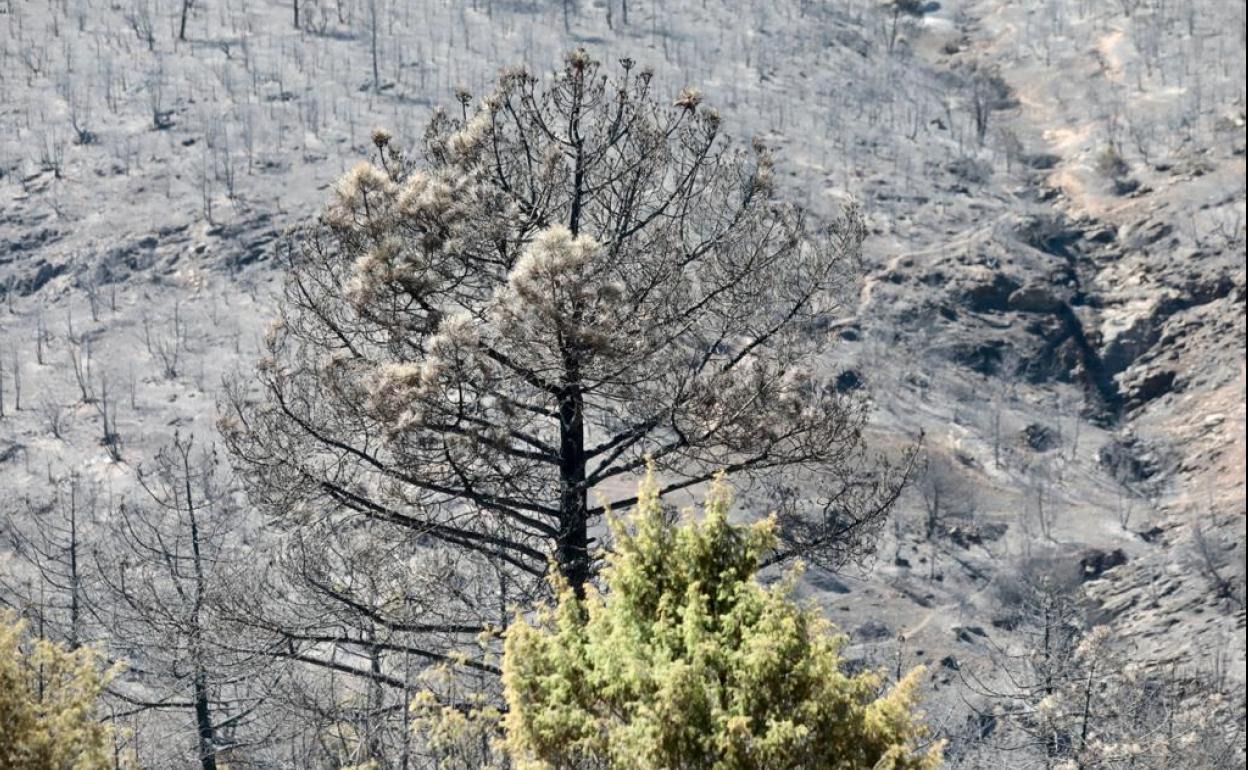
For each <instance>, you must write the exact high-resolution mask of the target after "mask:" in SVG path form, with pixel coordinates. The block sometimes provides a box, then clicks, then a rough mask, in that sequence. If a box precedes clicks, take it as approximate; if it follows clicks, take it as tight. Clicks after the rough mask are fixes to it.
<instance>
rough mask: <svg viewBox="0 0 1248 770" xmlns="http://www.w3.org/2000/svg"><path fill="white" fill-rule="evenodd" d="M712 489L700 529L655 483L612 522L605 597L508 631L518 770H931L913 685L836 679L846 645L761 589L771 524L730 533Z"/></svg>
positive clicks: (563, 605) (724, 507)
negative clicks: (664, 503)
mask: <svg viewBox="0 0 1248 770" xmlns="http://www.w3.org/2000/svg"><path fill="white" fill-rule="evenodd" d="M729 504H730V492H729V489H728V487H727V484H726V483H725V482H724V481H723V480H722V479H720V480H718V481H717V482H716V484H715V486H714V488H713V489H712V490H711V492H710V494H709V495H708V497H707V500H706V514H705V517H704V518H703V519H702V521H701V522H700V523H688V524H685V525H682V526H680V527H673V526H672V525H670V524H668V523H667V522H666V521H665V519H664V516H663V513H662V510H661V507H660V503H659V496H658V487H657V484H656V482H655V480H654V479H653V477H652V476H648V477H647V479H646V480H645V482H643V484H642V486H641V492H640V501H639V503H638V505H637V510H636V512H635V514H634V515H633V516H632V520H631V527H630V526H626V525H625V524H623V523H620V522H618V521H613V522H612V529H613V532H614V534H615V539H616V546H615V548H614V550H613V552H612V553H610V554H609V555H608V556H607V566H606V568H605V572H604V578H605V582H606V585H607V590H606V591H605V592H604V593H599V592H597V591H594V590H593V589H592V588H591V589H589V590H588V592H587V595H586V597H585V599H584V600H583V601H578V600H577V599H576V598H575V596H574V595H573V594H572V592H571V591H570V590H567V589H564V590H561V591H560V596H559V602H558V605H557V606H556V607H553V608H549V609H547V610H545V611H543V612H541V613H540V614H539V617H538V618H537V620H536V624H535V625H530V624H529V623H526V622H524V621H523V620H521V621H519V622H517V623H516V624H515V625H514V626H513V627H512V629H511V630H510V631H509V632H508V635H507V641H506V646H505V656H504V663H503V683H504V687H505V690H506V698H507V704H508V707H509V709H508V712H507V715H506V717H505V720H504V726H505V729H506V733H507V738H506V740H507V745H508V748H509V749H510V753H511V755H512V759H513V760H514V761H515V763H516V765H517V766H518V767H519V768H522V769H525V770H546V769H548V768H569V767H573V768H574V767H596V768H597V767H604V768H611V770H675V769H676V768H681V769H682V770H695V769H698V770H701V769H702V768H705V769H706V770H712V769H713V770H753V769H757V770H786V769H789V768H792V769H793V770H799V769H800V770H919V769H922V770H929V769H930V768H935V767H937V766H938V765H939V764H940V757H939V753H940V752H939V748H938V747H935V748H932V749H929V750H928V751H926V752H921V751H918V750H917V749H916V744H917V743H918V742H919V741H920V740H921V739H922V738H923V736H924V733H925V731H924V728H923V726H922V725H921V723H920V722H919V720H918V718H917V716H916V712H915V705H916V697H917V689H918V686H919V672H918V671H914V672H911V674H910V675H909V676H907V677H906V678H904V679H903V681H902V682H900V683H899V684H897V685H896V686H894V687H893V688H892V689H891V691H889V692H888V693H887V694H883V695H881V690H882V682H881V679H880V677H879V676H878V675H876V674H873V673H863V674H858V675H855V676H848V675H846V674H845V673H843V672H842V671H841V656H840V652H841V650H842V648H843V646H844V644H845V640H844V638H843V637H840V636H837V635H834V634H833V633H832V631H831V628H830V626H829V624H828V623H827V622H826V621H825V620H823V619H822V618H821V617H820V616H819V615H818V614H817V613H816V612H815V611H813V610H812V609H810V608H806V607H803V606H801V605H799V604H798V603H797V602H795V601H794V600H793V599H792V588H793V584H792V583H793V581H792V579H789V580H786V581H782V582H781V583H779V584H777V585H775V586H773V587H764V586H762V585H761V584H759V582H758V581H757V579H756V572H757V570H758V567H759V560H760V557H761V555H762V554H764V553H766V552H767V551H768V550H769V548H770V547H771V545H772V544H773V542H774V523H773V522H771V521H768V522H765V523H762V524H758V525H755V526H753V527H748V528H745V527H736V526H733V525H731V524H730V523H729V522H728V520H727V511H728V508H729Z"/></svg>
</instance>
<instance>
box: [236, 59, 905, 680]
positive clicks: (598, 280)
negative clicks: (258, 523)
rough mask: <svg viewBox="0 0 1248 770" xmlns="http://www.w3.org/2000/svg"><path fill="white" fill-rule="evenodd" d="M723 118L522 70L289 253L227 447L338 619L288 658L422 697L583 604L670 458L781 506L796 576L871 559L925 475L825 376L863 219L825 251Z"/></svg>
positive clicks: (633, 85) (387, 160) (690, 474)
mask: <svg viewBox="0 0 1248 770" xmlns="http://www.w3.org/2000/svg"><path fill="white" fill-rule="evenodd" d="M700 101H701V100H700V97H699V95H698V94H697V93H696V92H693V91H688V90H687V91H685V92H683V93H681V94H680V96H679V98H678V99H677V100H676V101H675V102H674V103H668V102H665V101H661V100H660V99H659V98H658V97H656V95H655V94H654V93H653V90H652V76H651V73H649V72H648V71H640V72H639V71H638V70H637V68H636V67H635V65H634V63H633V62H632V61H630V60H623V61H621V62H620V70H619V71H618V74H616V75H613V76H608V75H606V74H604V69H603V68H602V67H601V66H600V64H599V63H598V62H595V61H593V60H592V59H590V57H589V56H588V55H586V54H585V53H584V52H583V51H577V52H574V53H572V54H570V55H569V56H568V58H567V60H566V63H565V65H564V67H563V68H562V69H561V70H560V71H559V72H557V73H556V74H555V75H554V77H553V78H550V79H541V78H538V77H535V76H534V75H531V74H529V73H527V72H525V71H523V70H512V71H507V72H505V73H504V74H503V75H502V77H501V79H500V82H499V85H498V88H497V90H496V91H495V92H494V93H492V94H490V95H489V96H488V97H486V98H485V99H484V100H482V102H481V103H480V104H479V106H476V107H475V108H472V107H471V99H470V98H469V97H468V95H467V94H462V95H461V99H460V108H459V109H457V110H456V112H457V113H458V115H456V116H451V115H448V114H446V113H438V114H437V115H435V117H434V118H433V120H432V121H431V123H430V125H429V127H428V130H427V132H426V135H425V137H424V142H423V155H424V162H423V163H421V162H417V161H416V160H413V159H410V158H409V157H407V156H406V155H404V154H403V153H401V152H399V151H398V150H396V149H395V147H394V144H395V143H394V142H393V141H392V139H391V137H390V135H389V134H388V133H385V132H382V131H379V132H377V133H376V134H375V135H374V142H375V144H376V146H377V151H378V157H377V159H376V162H375V163H364V164H361V165H360V166H358V167H357V168H355V169H354V170H353V171H351V172H350V173H349V174H348V175H346V177H344V178H343V179H342V181H341V182H340V183H339V184H338V186H337V188H336V190H335V194H334V198H333V200H332V202H331V203H330V204H329V206H328V207H327V209H326V210H325V212H324V214H323V215H322V216H321V217H320V219H319V220H318V221H317V222H316V223H315V224H314V225H312V226H310V227H308V228H306V229H304V230H303V231H302V232H301V233H299V234H298V236H297V237H296V238H294V239H293V240H292V241H291V242H289V243H288V245H287V248H286V249H285V250H284V258H285V260H286V262H287V268H288V276H287V281H286V289H285V301H284V303H283V311H282V315H281V317H280V318H279V319H278V320H277V321H276V322H275V323H274V325H273V327H272V328H271V329H270V332H269V334H268V336H267V348H268V350H267V355H266V356H265V357H264V358H263V359H262V360H261V362H260V364H259V366H258V374H257V376H256V378H255V380H254V381H252V382H250V383H248V382H238V383H236V384H235V386H234V387H233V388H232V389H231V394H232V395H231V396H230V397H229V398H228V399H227V403H226V404H225V407H224V410H223V411H224V413H223V415H222V418H221V427H222V431H223V434H224V436H225V437H226V441H227V444H228V447H229V450H230V452H231V454H232V457H233V462H234V465H235V467H236V468H237V469H238V470H239V471H240V472H241V474H242V476H243V477H244V478H245V480H246V484H247V486H248V490H249V493H250V497H251V500H252V501H253V502H254V503H255V504H256V505H258V506H259V507H261V508H262V509H264V510H265V511H267V512H268V513H269V514H271V515H272V516H273V517H275V519H276V521H278V522H280V524H281V525H282V526H284V527H286V528H288V530H289V531H290V532H291V533H292V542H297V543H298V544H299V547H298V548H297V549H293V550H294V551H295V554H294V555H290V554H288V558H287V559H285V563H286V565H287V567H288V568H289V569H288V570H287V572H288V575H289V576H290V577H291V578H293V580H292V581H291V583H290V584H291V585H301V586H302V587H303V589H309V588H311V590H312V591H313V592H314V593H315V594H317V596H318V597H319V598H318V599H317V600H316V603H314V606H316V607H317V609H316V610H315V611H314V612H311V613H310V614H311V615H313V616H316V617H319V618H322V619H326V620H323V621H322V625H323V628H320V629H314V628H313V627H312V626H311V625H304V626H303V627H302V628H303V633H304V634H305V635H306V639H303V640H299V639H296V638H290V641H291V644H292V647H291V650H290V652H289V654H291V655H298V656H301V657H303V658H317V659H319V660H320V661H321V662H323V663H328V662H329V656H327V653H326V652H325V649H326V648H325V644H326V642H331V641H332V642H334V643H336V644H337V645H338V646H339V647H340V648H343V647H345V648H350V649H352V650H355V651H356V653H357V657H356V658H355V663H353V664H351V666H350V668H351V670H354V671H355V673H357V674H358V675H359V676H360V677H363V678H365V679H368V680H370V681H373V682H381V683H383V684H386V685H388V686H395V685H396V682H395V677H394V675H393V672H391V671H388V670H387V666H388V665H389V664H388V663H387V662H386V661H387V660H390V659H391V658H393V656H396V655H401V656H408V655H415V656H418V657H419V658H420V659H422V660H425V661H436V660H441V659H443V658H444V656H445V655H446V654H447V652H448V651H449V650H452V649H457V648H458V649H461V650H462V649H465V648H466V647H471V643H472V641H473V639H474V637H475V636H476V634H478V633H479V632H481V631H485V630H488V629H491V628H499V627H501V626H503V625H505V624H506V622H507V619H508V617H509V616H510V613H511V611H510V610H509V609H508V608H509V605H512V604H516V603H520V602H523V601H525V600H526V599H529V598H532V597H534V596H536V595H539V594H541V593H543V592H544V591H546V590H547V585H546V579H545V578H546V576H547V572H548V569H549V568H550V566H551V565H552V564H553V565H554V566H555V568H556V569H557V570H558V571H559V573H560V574H561V575H562V577H563V578H564V579H565V580H567V581H568V583H569V584H570V585H571V586H572V587H573V588H574V589H576V590H578V591H579V590H581V589H582V588H583V587H584V585H585V584H586V583H588V582H590V581H592V580H593V579H594V577H595V570H596V566H597V565H596V561H595V555H594V549H595V537H594V532H595V531H596V530H595V527H596V525H597V524H598V523H599V522H600V521H601V519H602V517H603V515H604V514H605V513H606V511H607V510H608V508H609V507H611V506H614V507H616V508H619V507H621V506H627V505H629V504H631V503H632V502H634V499H633V498H632V496H631V495H630V494H629V493H628V492H627V490H629V489H631V488H632V484H633V480H634V476H635V475H636V474H638V473H640V472H641V471H642V470H643V469H644V467H645V464H646V462H647V458H652V459H653V462H654V463H655V465H656V467H657V470H658V472H659V474H660V475H661V478H662V479H663V480H664V484H663V487H662V489H661V492H662V493H663V494H667V493H670V492H675V491H677V490H682V489H686V488H689V487H692V486H694V485H697V484H699V483H702V482H704V481H707V480H709V479H710V478H712V476H713V475H714V474H715V473H716V472H718V471H719V470H721V469H726V470H727V471H728V472H729V474H731V476H732V478H733V480H734V483H737V484H738V485H740V486H741V487H742V488H743V489H745V490H747V491H749V492H751V493H755V494H759V495H761V496H762V498H763V499H765V500H768V501H769V502H773V503H774V501H780V502H779V509H780V510H779V514H780V518H781V525H782V526H781V530H782V533H783V537H782V539H781V545H780V547H779V548H778V550H777V551H776V552H775V553H773V554H772V556H771V557H770V562H769V563H774V562H777V561H782V560H784V559H786V558H789V557H793V556H801V557H802V558H804V559H806V560H807V561H809V562H813V563H815V564H818V565H821V566H826V567H836V566H837V565H839V564H842V563H843V562H844V561H845V560H847V559H852V558H854V557H856V556H858V555H860V554H862V553H863V552H864V551H865V550H868V549H869V547H870V544H871V542H872V540H873V538H874V535H875V533H876V532H877V531H878V528H879V527H880V525H881V524H882V523H883V520H884V518H885V516H886V514H887V511H888V509H889V508H890V506H891V505H892V503H893V502H894V500H895V499H896V497H897V495H898V494H899V492H900V489H901V487H902V485H903V483H904V482H905V479H906V476H907V474H908V472H909V468H910V466H911V465H912V461H913V456H912V453H907V454H906V455H905V456H904V457H903V460H902V462H901V463H899V464H894V465H888V464H886V463H884V462H883V461H882V460H880V459H878V458H874V457H870V456H868V453H867V452H866V449H865V446H864V438H863V428H864V424H865V421H866V418H867V405H866V402H865V401H864V400H863V398H862V397H861V396H860V395H854V394H844V393H838V392H837V390H836V388H835V387H833V384H832V383H831V382H827V381H824V380H823V379H822V378H821V377H820V376H819V374H818V372H817V371H815V367H816V366H817V358H818V356H819V355H820V354H821V352H822V351H824V350H825V349H826V348H827V346H828V345H829V344H830V343H831V341H832V335H831V334H830V333H829V331H828V323H827V322H828V320H829V319H831V318H835V317H836V316H837V315H838V314H840V313H842V312H843V311H844V303H845V301H846V298H847V296H849V293H850V292H851V291H852V289H853V286H854V282H855V279H856V277H857V275H858V273H859V268H860V257H861V244H862V241H863V238H864V236H865V232H866V231H865V227H864V224H863V221H862V219H861V217H860V216H859V214H858V213H857V211H856V210H855V209H854V208H852V207H848V208H846V209H845V210H844V212H843V215H842V216H841V217H840V218H839V219H838V220H837V221H835V222H833V223H831V224H829V225H824V226H818V225H816V224H815V223H814V222H812V221H811V219H810V218H809V217H808V216H807V214H806V213H805V212H803V211H802V210H801V209H800V208H798V207H796V206H793V205H791V204H789V203H787V202H785V201H784V200H783V199H782V197H781V196H780V195H779V193H778V190H777V187H776V184H775V181H774V175H775V170H774V164H775V160H774V158H773V155H772V152H771V151H770V150H769V149H768V148H767V147H765V146H764V145H763V144H762V143H761V142H755V143H754V144H753V148H752V150H750V149H740V148H736V147H734V146H733V145H732V143H731V142H729V140H728V139H727V138H726V136H725V134H724V133H723V130H722V128H721V123H720V118H719V116H718V114H717V113H716V112H715V111H714V110H711V109H707V108H706V107H705V106H703V105H702V104H701V103H700ZM620 490H625V491H623V492H621V493H620V494H619V495H618V496H614V497H613V494H614V493H615V492H617V491H620ZM361 570H365V571H367V572H368V573H369V574H367V575H363V574H360V571H361ZM291 590H294V589H291ZM288 606H289V605H288ZM329 618H332V620H331V619H329ZM378 656H380V657H381V658H382V660H381V661H378V660H377V658H378ZM404 659H405V658H404ZM471 662H472V665H475V666H476V667H477V668H482V667H486V668H488V666H487V664H485V663H483V662H480V661H477V660H476V659H475V658H472V661H471ZM333 665H334V666H335V667H338V668H341V667H342V666H344V665H345V664H344V663H343V662H342V661H341V660H338V659H336V658H335V659H334V661H333Z"/></svg>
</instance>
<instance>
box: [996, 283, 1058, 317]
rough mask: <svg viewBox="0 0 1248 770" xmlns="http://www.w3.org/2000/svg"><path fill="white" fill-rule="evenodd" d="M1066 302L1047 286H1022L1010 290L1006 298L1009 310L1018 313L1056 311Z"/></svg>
mask: <svg viewBox="0 0 1248 770" xmlns="http://www.w3.org/2000/svg"><path fill="white" fill-rule="evenodd" d="M1064 304H1066V303H1065V301H1064V300H1062V298H1061V297H1059V296H1057V295H1056V294H1055V293H1054V292H1053V290H1052V289H1050V288H1048V287H1047V286H1034V285H1033V286H1024V287H1023V288H1021V289H1017V290H1015V291H1014V292H1012V293H1011V294H1010V296H1009V298H1008V299H1007V300H1006V305H1007V307H1009V309H1010V310H1017V311H1018V312H1020V313H1056V312H1057V311H1058V310H1061V308H1062V305H1064Z"/></svg>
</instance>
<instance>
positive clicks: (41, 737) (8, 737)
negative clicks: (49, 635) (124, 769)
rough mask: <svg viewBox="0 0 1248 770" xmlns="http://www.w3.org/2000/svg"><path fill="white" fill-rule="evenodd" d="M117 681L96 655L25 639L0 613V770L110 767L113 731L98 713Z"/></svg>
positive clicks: (7, 615) (9, 617) (6, 615)
mask: <svg viewBox="0 0 1248 770" xmlns="http://www.w3.org/2000/svg"><path fill="white" fill-rule="evenodd" d="M111 676H112V672H111V671H104V670H102V668H101V666H100V661H99V656H98V655H96V654H95V653H94V652H93V651H92V650H90V649H87V648H83V649H79V650H74V651H72V652H71V651H69V650H66V649H65V648H63V647H61V646H59V645H56V644H53V643H52V642H49V641H47V640H45V639H33V640H31V639H27V638H26V636H25V628H24V626H23V624H22V623H20V622H18V621H17V620H16V619H15V618H14V617H13V616H12V614H11V613H0V770H97V768H99V769H100V770H103V769H105V768H110V767H112V756H111V753H112V748H113V737H112V728H111V727H109V726H108V725H106V724H103V723H101V722H100V721H99V720H98V719H97V718H96V713H95V712H96V702H97V701H98V699H99V697H100V693H101V692H103V690H104V687H105V686H106V685H107V684H108V681H109V679H110V678H111Z"/></svg>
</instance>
